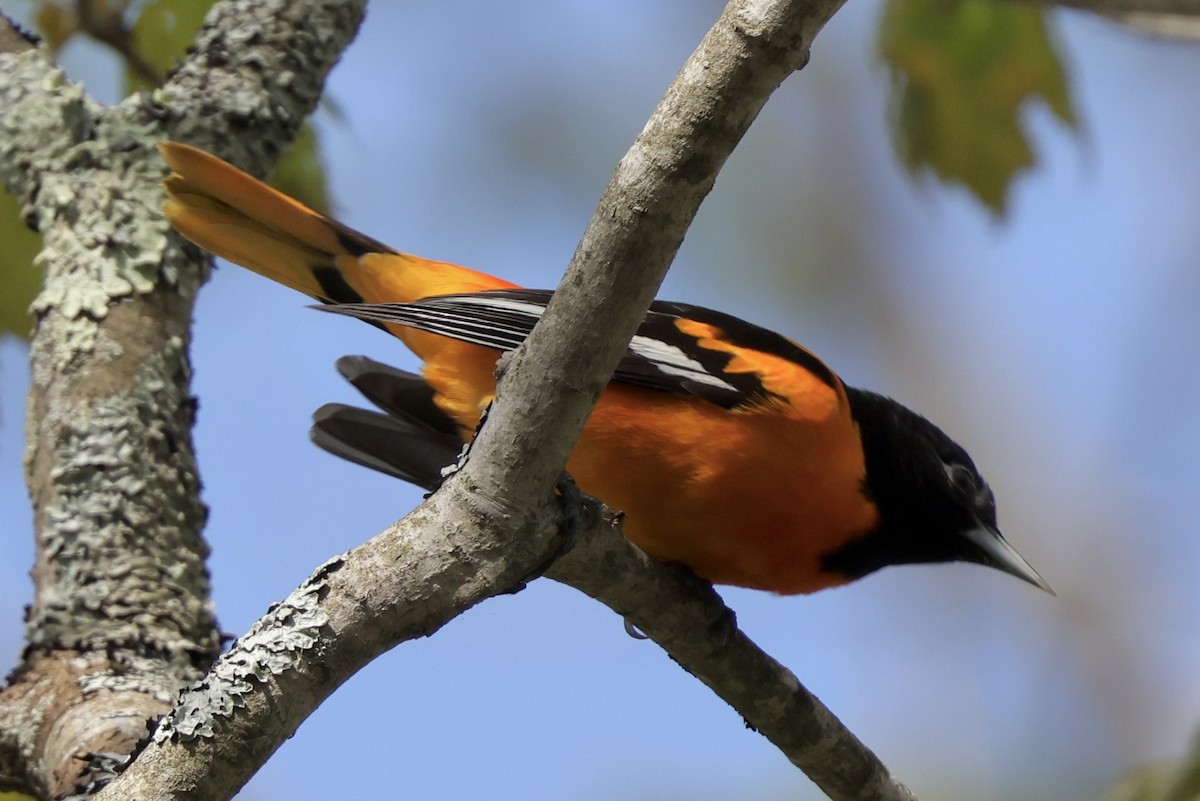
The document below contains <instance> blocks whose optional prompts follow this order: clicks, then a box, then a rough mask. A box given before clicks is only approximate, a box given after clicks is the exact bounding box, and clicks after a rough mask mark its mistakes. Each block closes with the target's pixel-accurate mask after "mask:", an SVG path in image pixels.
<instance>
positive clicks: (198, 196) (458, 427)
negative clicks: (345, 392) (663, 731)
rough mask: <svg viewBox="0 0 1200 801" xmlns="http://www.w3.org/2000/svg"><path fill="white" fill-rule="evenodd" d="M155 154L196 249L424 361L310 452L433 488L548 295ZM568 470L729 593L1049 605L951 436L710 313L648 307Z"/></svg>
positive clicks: (357, 361) (353, 365)
mask: <svg viewBox="0 0 1200 801" xmlns="http://www.w3.org/2000/svg"><path fill="white" fill-rule="evenodd" d="M161 149H162V152H163V155H164V156H165V158H166V160H167V162H168V164H169V165H170V166H171V167H172V168H173V169H174V171H175V172H174V173H173V174H172V175H171V176H170V177H169V178H168V179H167V180H166V183H165V186H166V190H167V193H168V195H169V199H168V201H167V203H166V206H165V211H166V215H167V217H168V219H169V220H170V221H171V223H172V224H173V225H174V226H175V227H176V228H177V229H178V230H179V231H180V233H182V234H183V235H184V236H185V237H187V238H188V239H190V240H192V241H193V242H195V243H196V244H198V245H200V246H201V247H203V248H205V249H207V250H210V251H212V252H213V253H215V254H217V255H218V256H221V257H223V258H225V259H228V260H230V261H233V262H236V263H238V264H241V265H243V266H245V267H248V268H249V269H251V270H253V271H255V272H257V273H259V274H261V275H264V276H266V277H268V278H271V279H273V280H275V281H278V282H279V283H282V284H285V285H287V286H290V287H292V288H293V289H297V290H299V291H301V292H303V293H305V294H306V295H308V296H310V297H312V298H316V299H317V300H319V301H321V302H323V303H327V304H339V305H338V306H336V307H332V309H331V310H335V311H343V312H345V313H348V314H351V315H353V316H356V317H360V318H362V319H365V320H368V321H372V322H374V323H376V324H377V325H380V326H381V327H383V328H385V329H386V330H387V331H389V332H391V333H392V334H394V335H395V336H396V337H398V338H399V339H400V340H401V341H402V342H404V344H406V345H407V346H408V347H409V348H410V349H412V350H413V352H415V353H416V354H417V356H419V357H420V358H421V359H422V360H423V361H424V371H423V377H418V376H415V375H412V374H409V373H405V372H403V371H399V370H395V369H393V368H389V367H386V366H385V365H381V364H378V363H375V362H372V361H370V360H368V359H365V358H361V357H360V358H349V359H344V360H342V361H341V362H340V363H339V367H340V369H341V370H342V372H343V374H344V375H346V376H347V377H348V378H349V379H350V380H351V381H352V382H353V383H354V384H355V385H356V386H357V387H359V389H360V390H362V391H363V392H364V394H366V396H367V397H368V398H369V399H371V400H372V401H374V402H375V403H376V404H377V405H378V406H380V407H381V408H382V409H384V410H385V411H386V412H388V414H386V415H384V414H379V413H376V412H368V411H365V410H358V409H352V408H351V407H345V406H336V405H335V406H327V407H323V408H322V409H321V410H320V411H319V412H318V413H317V415H316V423H315V427H314V439H315V440H316V441H317V443H318V444H320V445H322V447H325V448H326V449H328V450H331V451H332V452H334V453H336V454H338V455H340V456H343V457H345V458H349V459H351V460H353V461H357V462H359V463H361V464H365V465H368V466H371V467H374V468H377V469H380V470H384V471H386V472H390V473H392V474H394V475H398V476H400V477H402V478H405V479H408V480H410V481H414V482H416V483H419V484H423V485H425V486H431V485H434V484H436V482H437V480H438V479H437V476H438V469H439V468H440V467H441V466H442V465H444V464H446V463H447V462H448V461H451V460H452V458H453V456H454V454H455V452H456V451H457V450H458V447H459V445H460V444H461V443H462V442H463V441H464V439H465V438H467V437H469V436H470V435H471V432H473V431H474V429H475V426H476V424H477V422H478V420H479V416H480V414H481V413H482V411H483V410H484V408H485V407H486V406H487V404H488V403H489V401H490V400H491V398H492V394H493V392H494V390H495V385H494V381H493V372H494V370H495V364H496V360H497V358H498V357H499V355H500V354H501V353H502V352H503V351H507V350H511V349H512V348H515V347H516V346H517V345H518V344H519V343H520V342H521V341H522V340H523V339H524V338H525V336H526V335H527V334H528V333H529V331H530V330H531V329H532V327H533V325H534V323H536V322H537V320H538V318H539V316H540V314H541V312H542V310H543V309H544V308H545V304H546V302H547V300H548V299H549V297H550V294H551V293H550V292H548V291H536V290H526V289H520V288H518V287H516V286H515V285H513V284H511V283H508V282H507V281H503V280H501V279H499V278H493V277H492V276H489V275H486V274H484V273H480V272H476V271H474V270H469V269H467V268H465V267H459V266H456V265H453V264H448V263H446V262H439V261H428V260H426V259H421V258H418V257H416V256H411V255H408V254H405V253H398V252H397V251H395V250H392V249H391V248H389V247H387V246H386V245H383V244H381V243H379V242H377V241H375V240H374V239H371V238H369V237H366V236H364V235H362V234H360V233H358V232H356V231H354V230H352V229H350V228H348V227H346V226H345V225H342V224H341V223H339V222H337V221H335V220H333V219H330V218H329V217H326V216H325V215H322V214H320V213H318V212H316V211H314V210H312V209H310V208H308V207H306V206H304V205H302V204H301V203H299V202H298V201H296V200H293V199H292V198H289V197H287V196H286V195H284V194H282V193H280V192H277V191H275V190H274V189H271V188H270V187H268V186H266V185H265V184H263V183H262V182H260V181H258V180H256V179H254V178H252V177H250V176H249V175H247V174H245V173H244V172H242V171H240V170H238V169H237V168H235V167H233V166H232V165H230V164H228V163H226V162H225V161H222V160H221V159H219V158H217V157H216V156H213V155H211V154H208V153H205V152H204V151H201V150H197V149H196V148H193V147H190V146H188V145H183V144H178V143H167V144H164V145H162V148H161ZM347 304H348V305H347ZM567 470H568V471H569V472H570V473H571V474H572V475H573V476H574V477H575V479H576V480H577V482H578V483H579V486H580V487H581V488H582V489H583V490H585V491H587V492H589V493H590V494H592V495H594V496H596V497H598V498H599V499H601V500H602V501H604V502H605V503H606V504H608V505H609V506H611V507H613V508H614V509H619V510H622V511H624V512H625V514H626V517H625V534H626V536H628V537H629V539H630V540H632V541H633V542H634V543H636V544H637V545H639V546H640V547H641V548H642V549H644V550H645V551H647V552H648V553H650V554H652V555H654V556H656V557H658V558H660V559H663V560H665V561H669V562H678V563H682V564H685V565H687V566H689V567H691V568H692V569H693V570H694V571H695V572H696V573H698V574H699V575H701V576H703V577H705V578H707V579H709V580H711V581H713V582H717V583H721V584H734V585H739V586H743V587H754V588H759V589H764V590H771V591H773V592H778V593H806V592H814V591H816V590H820V589H824V588H827V587H833V586H837V585H840V584H844V583H846V582H849V581H853V580H854V579H857V578H860V577H862V576H865V575H866V574H868V573H871V572H872V571H875V570H878V569H879V568H881V567H885V566H887V565H894V564H902V563H914V562H948V561H956V560H957V561H966V562H975V563H978V564H982V565H987V566H989V567H993V568H997V569H999V570H1002V571H1004V572H1006V573H1011V574H1012V575H1014V576H1017V577H1019V578H1022V579H1024V580H1026V581H1028V582H1030V583H1032V584H1034V585H1036V586H1038V587H1041V588H1043V589H1046V590H1049V589H1050V588H1049V586H1048V585H1047V584H1046V582H1045V581H1044V580H1043V579H1042V578H1041V576H1039V575H1038V574H1037V572H1036V571H1035V570H1034V569H1033V568H1032V567H1031V566H1030V565H1029V563H1028V562H1026V561H1025V560H1024V559H1023V558H1022V557H1021V556H1020V555H1019V554H1018V553H1017V552H1016V550H1015V549H1013V548H1012V546H1010V545H1009V544H1008V543H1007V542H1006V541H1005V540H1004V538H1003V537H1002V536H1001V535H1000V532H999V531H998V530H997V527H996V507H995V501H994V500H993V497H992V491H991V489H989V487H988V485H987V483H986V482H985V481H984V480H983V478H982V477H981V476H980V475H979V472H978V471H977V470H976V469H975V466H974V464H973V463H972V462H971V459H970V457H969V456H968V455H967V453H966V451H964V450H963V449H962V448H961V447H959V446H958V445H957V444H955V443H954V442H953V441H952V440H951V439H950V438H949V437H947V436H946V435H945V434H944V433H942V431H941V430H940V429H938V428H937V427H936V426H934V425H933V424H931V423H930V422H928V421H927V420H925V419H924V418H923V417H921V416H920V415H918V414H916V413H914V412H912V411H910V410H908V409H906V408H905V407H903V406H901V405H900V404H898V403H896V402H895V401H893V400H890V399H888V398H885V397H883V396H881V395H877V394H875V393H872V392H867V391H864V390H860V389H854V388H853V387H847V386H845V385H844V384H843V383H842V381H841V380H840V379H839V378H838V377H837V375H836V374H834V372H833V371H832V370H830V369H829V368H828V367H826V366H825V364H824V363H823V362H822V361H821V360H820V359H818V358H817V357H816V356H814V355H812V354H811V353H809V352H808V351H807V350H805V349H804V348H802V347H800V346H799V345H797V344H795V343H794V342H792V341H791V340H789V339H787V338H785V337H783V336H781V335H779V334H776V333H773V332H771V331H768V330H766V329H763V328H760V327H758V326H755V325H752V324H750V323H747V322H744V321H742V320H739V319H737V318H735V317H731V316H729V315H726V314H721V313H720V312H715V311H712V310H710V309H704V308H700V307H697V306H689V305H685V304H680V303H664V302H656V303H655V304H654V305H653V306H652V307H651V309H650V311H649V313H648V314H647V315H646V318H645V321H644V322H643V323H642V326H641V328H640V329H639V330H638V333H637V335H636V336H635V337H634V338H633V340H632V342H631V343H630V345H629V349H628V351H627V352H626V355H625V357H624V359H623V360H622V361H621V363H620V365H619V366H618V367H617V371H616V373H615V375H614V376H613V380H612V382H611V383H610V384H609V385H608V388H607V389H606V390H605V392H604V394H603V395H602V397H601V398H600V401H599V403H598V404H597V406H596V409H595V411H594V412H593V413H592V415H591V417H590V418H589V421H588V423H587V426H586V427H585V429H584V431H583V434H582V436H581V437H580V439H579V442H578V444H577V445H576V447H575V450H574V451H573V453H572V455H571V457H570V459H569V461H568V462H567Z"/></svg>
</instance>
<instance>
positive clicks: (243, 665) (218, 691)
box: [153, 568, 329, 744]
mask: <svg viewBox="0 0 1200 801" xmlns="http://www.w3.org/2000/svg"><path fill="white" fill-rule="evenodd" d="M321 571H322V569H321V568H319V569H318V571H317V574H316V575H318V576H319V575H321ZM323 589H324V585H323V583H322V582H321V581H309V582H306V583H305V584H304V585H302V586H301V587H299V588H297V589H296V590H295V591H294V592H292V594H291V595H289V596H288V597H287V599H286V600H284V601H283V602H282V603H279V604H277V605H275V606H273V607H272V608H271V609H270V611H268V612H267V614H266V615H265V616H264V617H262V618H260V619H259V620H258V621H257V622H256V623H255V624H254V625H253V626H252V627H251V628H250V631H248V632H247V633H246V634H244V635H243V636H241V637H239V638H238V639H237V640H236V641H235V642H234V643H233V645H232V646H231V647H230V649H229V651H228V652H227V653H226V654H225V655H224V656H222V657H221V658H220V659H219V660H218V661H217V663H216V664H215V665H213V668H212V670H211V671H210V672H209V674H208V675H207V676H205V677H204V678H203V679H201V680H200V681H199V682H197V683H196V684H194V685H193V686H192V687H190V688H188V689H187V690H185V691H184V692H183V694H182V695H181V696H180V699H179V703H178V704H176V706H175V710H174V711H173V712H172V713H171V714H170V715H169V716H167V717H166V718H164V719H163V721H162V723H161V724H160V725H159V727H158V729H157V730H156V731H155V732H154V736H153V739H154V742H156V743H159V744H162V743H165V742H167V741H169V740H183V741H188V740H194V739H197V738H204V737H211V736H213V734H214V732H215V729H216V726H217V719H218V718H227V717H231V716H232V715H234V714H235V713H236V712H237V710H239V709H242V708H244V707H245V706H246V699H247V696H249V695H251V694H252V693H254V692H256V691H257V689H258V688H259V687H260V686H261V685H262V684H264V683H267V682H270V681H271V680H272V678H273V677H276V676H279V675H280V674H282V673H284V672H285V671H288V670H293V669H295V668H296V667H297V666H298V665H299V664H300V662H301V660H302V659H303V658H304V656H305V654H307V653H308V652H309V651H311V650H312V649H313V648H317V647H320V643H321V635H322V634H323V633H324V631H325V629H326V627H327V626H328V624H329V618H328V615H327V614H326V613H325V610H324V609H323V608H321V605H320V599H321V595H322V593H323Z"/></svg>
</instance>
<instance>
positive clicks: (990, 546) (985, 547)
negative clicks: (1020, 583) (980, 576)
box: [966, 526, 1055, 595]
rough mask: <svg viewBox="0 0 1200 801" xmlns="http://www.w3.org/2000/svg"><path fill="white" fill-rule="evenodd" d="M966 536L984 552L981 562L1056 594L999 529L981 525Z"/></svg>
mask: <svg viewBox="0 0 1200 801" xmlns="http://www.w3.org/2000/svg"><path fill="white" fill-rule="evenodd" d="M966 538H967V539H968V540H970V541H971V542H972V543H974V544H975V545H976V546H977V547H978V548H979V550H980V551H982V552H983V554H982V557H983V558H981V559H979V560H978V561H979V562H980V563H981V564H985V565H987V566H988V567H994V568H996V569H997V570H1003V571H1004V572H1005V573H1008V574H1009V575H1011V576H1016V577H1017V578H1019V579H1024V580H1025V581H1028V582H1029V583H1030V584H1032V585H1033V586H1035V587H1038V588H1040V589H1043V590H1045V591H1046V592H1048V593H1050V594H1051V595H1054V594H1055V592H1054V590H1052V589H1050V585H1049V584H1047V583H1046V580H1045V579H1044V578H1042V577H1041V576H1040V575H1039V574H1038V572H1037V571H1036V570H1034V569H1033V565H1031V564H1029V563H1028V562H1026V561H1025V557H1023V556H1021V554H1019V553H1017V549H1016V548H1014V547H1012V546H1011V545H1009V544H1008V540H1006V539H1004V537H1003V536H1002V535H1001V534H1000V532H999V531H996V530H995V529H993V528H989V527H987V526H979V527H978V528H973V529H971V530H970V531H968V532H967V533H966ZM972 561H975V560H972Z"/></svg>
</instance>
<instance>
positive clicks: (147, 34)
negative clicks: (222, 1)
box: [125, 0, 216, 93]
mask: <svg viewBox="0 0 1200 801" xmlns="http://www.w3.org/2000/svg"><path fill="white" fill-rule="evenodd" d="M215 4H216V0H150V2H149V3H146V5H145V6H143V7H142V13H141V14H139V15H138V18H137V21H136V22H134V23H133V28H132V29H131V30H130V39H131V41H132V44H133V49H134V52H135V53H136V54H137V56H138V58H139V59H140V60H141V61H142V62H143V64H144V65H145V66H146V67H148V68H149V69H148V70H146V69H143V70H142V71H140V72H139V71H138V70H136V69H134V68H132V67H130V66H128V64H127V66H126V67H125V88H126V89H127V90H128V91H129V92H130V93H132V92H137V91H140V90H143V89H153V88H154V84H152V83H151V82H150V80H149V79H148V76H147V75H146V74H145V73H146V72H147V71H149V72H153V73H156V74H157V75H158V76H159V79H160V80H161V78H163V77H165V76H166V74H167V72H168V71H170V70H171V69H172V68H173V67H174V66H175V65H176V64H177V63H178V62H179V60H180V59H182V58H183V54H184V53H185V52H186V51H187V48H188V46H190V45H191V44H192V41H193V40H194V39H195V38H196V31H197V30H199V29H200V26H201V25H202V24H203V23H204V17H205V16H206V15H207V14H208V10H209V9H210V8H212V7H213V6H214V5H215Z"/></svg>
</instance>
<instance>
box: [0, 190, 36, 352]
mask: <svg viewBox="0 0 1200 801" xmlns="http://www.w3.org/2000/svg"><path fill="white" fill-rule="evenodd" d="M0 242H3V243H4V247H3V248H0V337H4V336H18V337H20V338H21V339H29V335H30V334H31V333H33V318H32V317H31V316H30V314H29V304H30V303H32V302H33V298H34V296H35V295H37V293H38V290H39V289H41V288H42V271H41V270H40V269H38V268H37V267H35V266H34V264H33V257H34V256H36V255H37V253H38V251H39V250H41V249H42V238H41V237H40V236H38V235H37V234H35V233H34V232H33V231H31V230H29V228H28V226H26V225H25V223H24V222H22V221H21V213H20V208H19V205H18V203H17V199H16V198H15V197H13V196H12V195H10V194H8V193H7V192H4V191H0Z"/></svg>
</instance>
